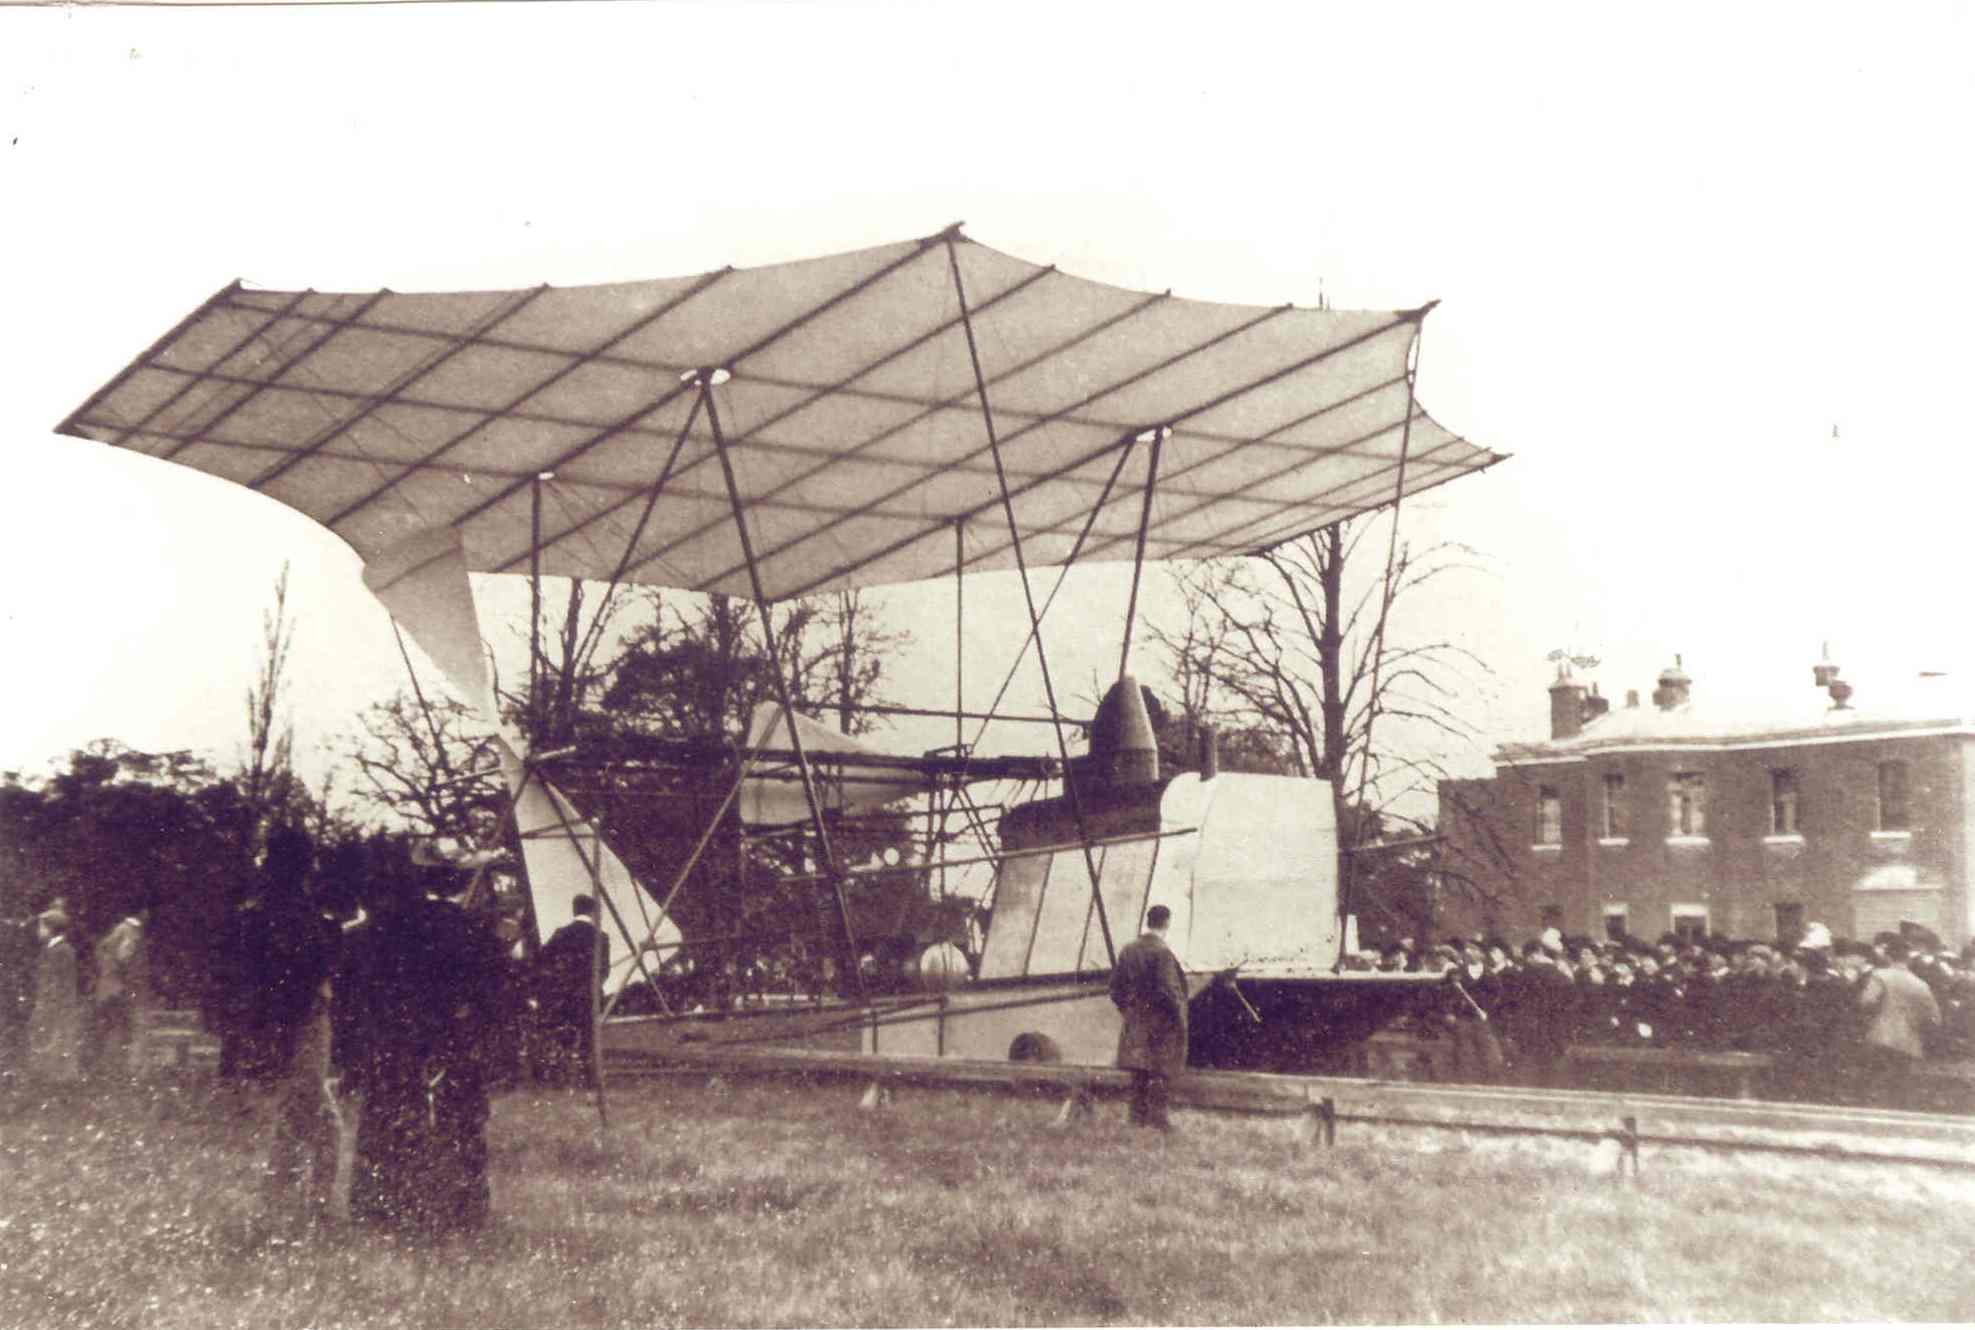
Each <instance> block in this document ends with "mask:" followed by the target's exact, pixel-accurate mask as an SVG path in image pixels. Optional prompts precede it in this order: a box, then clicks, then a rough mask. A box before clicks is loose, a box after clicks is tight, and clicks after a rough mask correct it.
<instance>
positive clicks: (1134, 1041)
mask: <svg viewBox="0 0 1975 1330" xmlns="http://www.w3.org/2000/svg"><path fill="white" fill-rule="evenodd" d="M1171 922H1172V911H1170V910H1168V909H1167V908H1166V907H1165V906H1163V905H1155V906H1153V907H1152V908H1151V909H1149V910H1147V911H1146V912H1145V931H1144V932H1143V933H1141V934H1140V935H1139V937H1138V940H1137V941H1135V942H1129V943H1127V944H1126V945H1125V948H1124V950H1122V951H1120V952H1119V953H1118V961H1117V964H1116V965H1115V966H1113V967H1112V970H1111V1002H1112V1004H1113V1005H1114V1006H1116V1007H1117V1009H1118V1010H1119V1011H1120V1012H1121V1013H1123V1015H1124V1018H1125V1023H1124V1028H1123V1029H1121V1030H1120V1031H1119V1032H1118V1065H1119V1066H1120V1067H1123V1068H1125V1069H1126V1070H1127V1071H1129V1072H1131V1074H1132V1100H1131V1121H1132V1125H1134V1126H1138V1127H1156V1128H1158V1129H1159V1130H1160V1131H1170V1130H1171V1129H1172V1123H1171V1122H1170V1121H1168V1120H1167V1116H1166V1103H1167V1095H1168V1091H1169V1089H1170V1082H1171V1078H1172V1077H1174V1076H1176V1075H1178V1074H1179V1073H1180V1072H1181V1071H1184V1070H1185V1069H1186V975H1185V973H1184V972H1183V971H1182V970H1181V969H1180V963H1179V958H1178V957H1177V956H1175V955H1173V953H1172V949H1171V948H1169V947H1168V946H1167V945H1166V927H1167V925H1168V924H1169V923H1171Z"/></svg>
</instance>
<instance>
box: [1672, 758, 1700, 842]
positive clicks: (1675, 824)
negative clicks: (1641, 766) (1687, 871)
mask: <svg viewBox="0 0 1975 1330" xmlns="http://www.w3.org/2000/svg"><path fill="white" fill-rule="evenodd" d="M1689 778H1691V779H1692V780H1693V781H1694V782H1695V784H1696V785H1697V786H1698V788H1699V793H1700V797H1699V798H1698V799H1694V800H1691V801H1690V802H1689V803H1688V804H1687V826H1688V828H1689V829H1688V830H1685V831H1683V830H1681V827H1680V817H1679V814H1678V813H1677V812H1676V811H1675V809H1676V808H1677V807H1678V806H1679V805H1678V804H1677V803H1676V797H1677V794H1678V791H1679V790H1680V789H1681V788H1682V785H1683V782H1684V781H1686V780H1687V779H1689ZM1666 796H1667V797H1666V843H1667V844H1668V845H1706V844H1707V843H1708V777H1707V773H1706V772H1705V771H1670V772H1668V773H1667V776H1666ZM1696 824H1698V825H1699V826H1700V828H1701V829H1700V830H1699V831H1694V830H1692V828H1693V827H1694V826H1695V825H1696Z"/></svg>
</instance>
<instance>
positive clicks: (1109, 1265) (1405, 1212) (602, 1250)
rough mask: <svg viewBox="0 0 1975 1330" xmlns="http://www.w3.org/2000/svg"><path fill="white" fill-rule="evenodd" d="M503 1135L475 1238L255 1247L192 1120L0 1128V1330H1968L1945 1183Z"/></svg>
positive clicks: (676, 1136)
mask: <svg viewBox="0 0 1975 1330" xmlns="http://www.w3.org/2000/svg"><path fill="white" fill-rule="evenodd" d="M613 1110H614V1111H613V1116H612V1126H611V1130H610V1132H609V1134H608V1136H606V1137H603V1138H601V1139H600V1138H599V1135H598V1132H597V1128H596V1116H595V1113H594V1111H593V1110H592V1109H591V1107H590V1106H589V1104H588V1102H587V1101H586V1100H584V1099H582V1098H580V1097H576V1096H572V1095H567V1094H557V1095H551V1094H534V1093H520V1094H513V1095H509V1096H505V1097H503V1098H501V1099H499V1100H497V1101H496V1104H495V1112H494V1120H493V1127H492V1142H493V1168H494V1188H495V1194H494V1203H495V1210H496V1214H497V1219H496V1222H495V1224H494V1225H493V1227H492V1228H491V1229H489V1230H488V1231H487V1232H485V1233H484V1234H481V1235H479V1236H476V1237H473V1238H470V1239H454V1240H450V1241H444V1242H438V1243H433V1244H403V1243H397V1242H393V1241H391V1240H388V1239H385V1238H382V1237H379V1236H376V1235H372V1234H368V1233H362V1232H354V1231H351V1230H350V1229H348V1228H347V1227H342V1226H338V1227H334V1228H332V1229H330V1230H328V1231H327V1232H326V1233H324V1234H322V1235H321V1236H320V1237H318V1238H316V1239H314V1240H312V1241H311V1242H309V1243H307V1244H304V1245H301V1246H293V1245H285V1244H277V1243H273V1242H270V1241H268V1240H267V1239H265V1238H263V1237H261V1236H258V1233H259V1229H258V1226H257V1224H256V1223H255V1214H254V1206H255V1184H256V1176H255V1168H256V1165H257V1163H258V1150H257V1147H256V1141H255V1134H254V1132H253V1130H252V1123H251V1119H247V1118H243V1117H240V1116H237V1115H228V1114H222V1113H220V1112H219V1111H217V1110H216V1109H215V1108H214V1107H213V1106H212V1105H211V1104H210V1103H209V1102H208V1101H207V1100H206V1098H205V1096H204V1093H203V1090H201V1089H200V1088H197V1087H187V1088H180V1089H176V1090H167V1091H164V1092H162V1093H160V1094H159V1095H158V1096H157V1097H155V1098H153V1099H149V1100H146V1101H142V1102H138V1103H133V1104H127V1105H122V1106H118V1107H116V1108H113V1109H103V1108H97V1107H91V1106H88V1105H87V1104H86V1103H85V1102H83V1101H76V1102H72V1103H70V1104H68V1105H59V1104H42V1103H34V1102H28V1103H21V1104H15V1105H13V1106H12V1107H10V1108H7V1109H5V1110H4V1111H0V1176H3V1177H4V1180H5V1182H4V1186H5V1190H4V1193H0V1324H4V1325H6V1326H9V1327H12V1326H20V1327H42V1326H58V1325H74V1326H91V1327H94V1326H142V1327H147V1328H148V1327H157V1328H159V1330H165V1328H167V1327H180V1326H184V1327H220V1326H243V1327H244V1326H253V1327H264V1326H266V1327H300V1326H322V1327H334V1326H353V1327H354V1326H418V1327H426V1326H433V1327H441V1326H461V1327H469V1326H470V1327H504V1326H514V1327H537V1326H544V1327H564V1326H673V1325H685V1326H700V1325H713V1326H807V1325H816V1326H836V1325H852V1326H893V1325H908V1326H937V1325H952V1324H958V1325H1036V1324H1040V1325H1055V1324H1080V1325H1085V1324H1106V1323H1120V1324H1179V1325H1213V1324H1246V1325H1267V1324H1314V1323H1326V1322H1356V1323H1365V1322H1373V1323H1408V1324H1417V1323H1444V1322H1494V1321H1531V1322H1540V1321H1572V1322H1587V1321H1597V1322H1613V1321H1722V1320H1729V1321H1776V1320H1782V1321H1821V1320H1847V1321H1858V1320H1865V1321H1872V1320H1968V1319H1971V1318H1975V1273H1972V1272H1971V1270H1970V1268H1969V1263H1968V1260H1967V1257H1968V1245H1969V1244H1968V1234H1969V1232H1970V1228H1971V1223H1970V1221H1971V1219H1975V1189H1971V1187H1970V1186H1969V1185H1968V1184H1966V1183H1963V1182H1959V1181H1954V1180H1951V1179H1950V1177H1949V1176H1948V1175H1941V1174H1930V1173H1926V1172H1923V1171H1921V1170H1917V1169H1915V1170H1905V1169H1886V1168H1876V1169H1875V1168H1870V1167H1868V1166H1864V1165H1857V1164H1842V1165H1840V1164H1821V1163H1778V1162H1776V1161H1773V1160H1765V1159H1761V1158H1758V1157H1755V1156H1741V1157H1736V1156H1726V1157H1721V1156H1717V1157H1709V1156H1701V1155H1680V1154H1671V1153H1659V1154H1655V1153H1653V1152H1651V1151H1649V1152H1648V1154H1647V1158H1646V1169H1645V1175H1644V1177H1643V1178H1642V1179H1641V1180H1640V1181H1638V1182H1636V1183H1635V1182H1634V1181H1633V1180H1632V1179H1630V1178H1629V1177H1627V1178H1625V1179H1623V1180H1620V1179H1616V1178H1613V1177H1610V1176H1604V1175H1600V1174H1598V1173H1596V1172H1595V1171H1594V1170H1593V1168H1592V1167H1591V1166H1590V1165H1591V1161H1592V1159H1593V1155H1594V1152H1593V1149H1592V1147H1590V1146H1587V1145H1583V1144H1574V1143H1562V1142H1557V1143H1545V1142H1534V1143H1526V1144H1499V1143H1494V1142H1484V1141H1476V1140H1468V1139H1466V1138H1463V1137H1459V1136H1449V1135H1440V1136H1432V1135H1409V1136H1399V1135H1379V1134H1375V1133H1373V1132H1372V1131H1370V1130H1367V1129H1363V1128H1356V1129H1351V1130H1349V1131H1347V1134H1346V1136H1345V1137H1344V1138H1343V1139H1342V1140H1341V1141H1340V1143H1339V1145H1338V1146H1337V1147H1336V1148H1334V1149H1331V1150H1324V1149H1322V1148H1321V1147H1308V1146H1303V1145H1300V1144H1298V1143H1297V1142H1296V1140H1295V1139H1294V1136H1293V1133H1292V1131H1291V1129H1290V1128H1289V1127H1288V1126H1287V1125H1286V1124H1284V1123H1281V1122H1267V1121H1258V1120H1252V1119H1250V1120H1228V1119H1213V1118H1207V1117H1203V1116H1194V1115H1185V1114H1182V1115H1180V1116H1179V1125H1180V1131H1179V1132H1178V1133H1177V1134H1176V1135H1175V1136H1174V1137H1172V1138H1170V1139H1166V1138H1148V1137H1147V1136H1145V1135H1143V1134H1140V1133H1135V1132H1132V1131H1131V1130H1129V1129H1128V1128H1126V1127H1125V1126H1124V1125H1123V1124H1122V1122H1121V1121H1120V1118H1121V1117H1122V1110H1121V1108H1120V1107H1119V1106H1117V1105H1108V1104H1107V1105H1101V1106H1100V1107H1099V1110H1098V1115H1097V1117H1096V1118H1095V1120H1092V1121H1087V1122H1084V1123H1081V1124H1078V1125H1076V1126H1074V1127H1072V1128H1071V1129H1069V1130H1066V1131H1057V1130H1052V1129H1051V1128H1050V1125H1049V1124H1050V1123H1051V1120H1052V1119H1053V1117H1054V1115H1055V1105H1054V1104H1053V1103H1052V1102H1048V1101H1043V1100H1023V1099H1013V1098H998V1097H968V1096H958V1095H951V1094H943V1093H940V1092H936V1091H921V1092H902V1093H901V1094H900V1095H899V1097H898V1098H897V1099H896V1100H895V1101H894V1102H893V1103H892V1104H891V1105H890V1106H889V1107H887V1108H883V1109H880V1110H877V1111H875V1112H862V1111H859V1109H858V1107H857V1092H856V1090H855V1089H853V1088H851V1087H848V1086H845V1085H841V1084H839V1085H825V1086H818V1087H812V1088H804V1087H801V1086H799V1085H795V1084H792V1083H788V1082H781V1081H773V1080H751V1081H736V1082H734V1083H732V1084H730V1085H709V1084H708V1083H707V1082H706V1080H705V1079H704V1078H703V1077H695V1078H692V1079H678V1080H672V1081H657V1082H647V1083H643V1084H639V1085H636V1086H631V1085H624V1086H620V1087H619V1088H618V1090H617V1093H616V1096H615V1099H614V1105H613Z"/></svg>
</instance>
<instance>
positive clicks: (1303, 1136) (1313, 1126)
mask: <svg viewBox="0 0 1975 1330" xmlns="http://www.w3.org/2000/svg"><path fill="white" fill-rule="evenodd" d="M1306 1093H1307V1094H1308V1096H1309V1097H1308V1099H1307V1100H1306V1101H1305V1103H1304V1105H1303V1112H1302V1114H1301V1115H1300V1117H1299V1119H1298V1121H1297V1123H1296V1140H1297V1142H1298V1143H1299V1144H1301V1145H1316V1144H1318V1143H1322V1144H1323V1145H1325V1146H1333V1145H1336V1144H1337V1101H1336V1100H1334V1099H1332V1098H1330V1097H1329V1096H1328V1095H1326V1096H1323V1097H1321V1098H1320V1097H1318V1095H1317V1093H1316V1091H1315V1090H1309V1091H1307V1092H1306Z"/></svg>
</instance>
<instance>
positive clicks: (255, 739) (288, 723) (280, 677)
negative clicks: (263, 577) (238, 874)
mask: <svg viewBox="0 0 1975 1330" xmlns="http://www.w3.org/2000/svg"><path fill="white" fill-rule="evenodd" d="M294 644H295V625H294V622H293V620H291V619H290V618H289V615H288V565H287V564H285V563H284V564H282V565H281V575H280V576H279V577H277V578H276V579H275V582H274V604H273V605H272V606H270V607H269V608H268V609H266V610H264V611H263V612H262V614H261V656H260V664H259V666H258V668H257V670H256V672H255V676H254V682H253V683H251V684H249V685H248V686H247V699H246V700H247V753H246V756H245V758H244V759H243V760H242V762H241V765H240V774H239V784H240V795H241V803H242V806H243V809H244V812H245V814H246V816H247V818H248V821H249V825H248V827H247V835H248V839H249V841H250V842H252V843H255V844H258V843H259V842H260V840H261V839H262V838H263V837H265V835H266V834H267V829H268V827H269V826H270V825H271V824H272V823H274V822H276V821H278V820H280V819H281V818H282V817H283V816H286V815H289V814H291V813H300V814H302V815H304V816H305V815H306V814H307V813H308V812H309V811H311V810H310V809H309V808H308V807H307V805H308V803H309V800H308V793H307V790H306V789H304V788H303V787H302V784H301V782H300V781H299V780H298V779H297V778H296V776H295V771H294V766H293V758H294V750H295V726H294V722H293V721H292V720H291V719H290V718H289V716H288V714H287V712H286V710H285V708H284V706H283V702H284V699H283V697H282V690H283V689H284V687H285V686H286V684H287V680H288V653H289V651H290V650H291V649H292V648H293V646H294Z"/></svg>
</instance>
